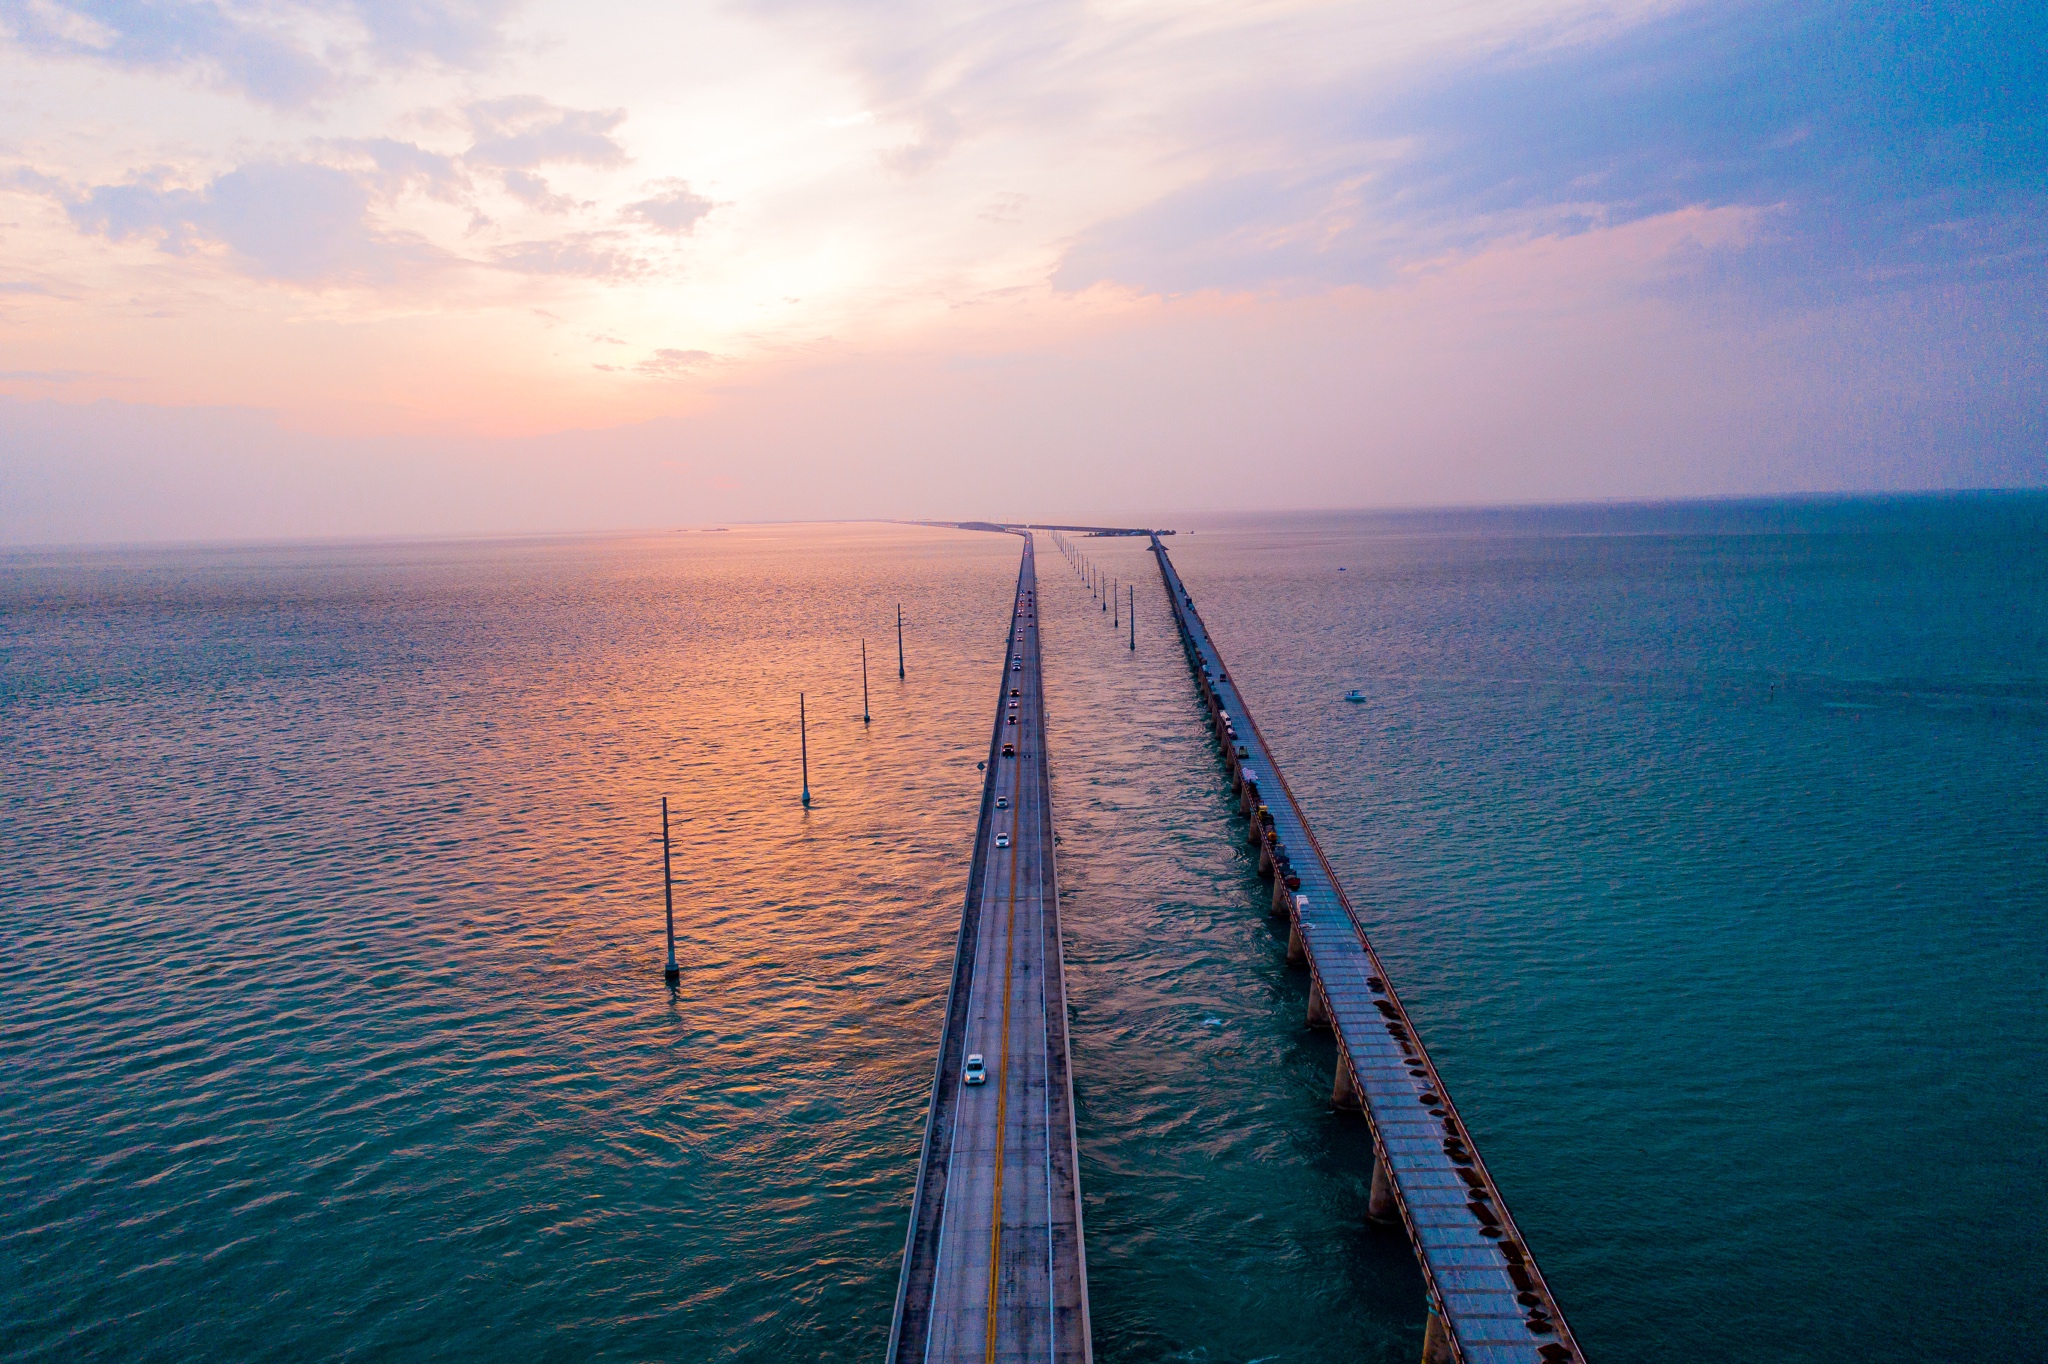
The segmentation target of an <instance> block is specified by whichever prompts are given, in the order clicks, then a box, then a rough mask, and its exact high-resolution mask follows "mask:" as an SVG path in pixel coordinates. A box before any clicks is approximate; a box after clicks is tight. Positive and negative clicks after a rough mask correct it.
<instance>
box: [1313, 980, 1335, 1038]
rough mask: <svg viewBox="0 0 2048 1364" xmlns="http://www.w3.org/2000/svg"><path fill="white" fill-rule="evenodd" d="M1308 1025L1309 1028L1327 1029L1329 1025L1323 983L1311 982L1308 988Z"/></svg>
mask: <svg viewBox="0 0 2048 1364" xmlns="http://www.w3.org/2000/svg"><path fill="white" fill-rule="evenodd" d="M1308 1025H1309V1026H1310V1027H1311V1028H1328V1027H1330V1026H1331V1024H1330V1001H1329V998H1328V997H1327V996H1325V995H1324V994H1323V983H1322V982H1321V981H1319V980H1318V981H1311V982H1310V983H1309V987H1308Z"/></svg>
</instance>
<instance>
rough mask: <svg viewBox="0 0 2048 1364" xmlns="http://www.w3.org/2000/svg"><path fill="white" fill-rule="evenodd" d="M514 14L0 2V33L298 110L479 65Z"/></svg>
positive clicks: (402, 4)
mask: <svg viewBox="0 0 2048 1364" xmlns="http://www.w3.org/2000/svg"><path fill="white" fill-rule="evenodd" d="M513 8H514V4H513V0H340V2H339V3H322V4H292V3H288V2H286V3H273V4H251V3H234V2H233V0H228V2H227V3H157V4H152V3H147V0H142V2H140V3H138V0H68V3H61V2H60V0H0V26H4V27H5V29H6V30H7V31H8V32H10V33H11V34H12V36H13V40H14V41H15V42H16V43H17V44H19V45H20V46H22V47H23V48H26V49H27V50H28V51H30V52H32V53H36V54H39V55H45V56H62V57H71V58H75V59H79V60H86V61H93V62H99V63H104V64H107V65H111V66H115V67H119V68H123V69H128V70H143V71H165V72H185V73H190V74H195V75H198V76H200V77H201V78H203V79H205V80H207V81H209V82H210V83H213V84H216V85H219V86H222V87H225V88H227V89H230V90H234V91H236V92H238V93H240V94H243V95H246V96H247V97H249V98H250V99H253V100H256V101H257V102H259V103H262V104H269V105H274V106H278V107H282V108H296V107H300V106H303V105H306V104H309V103H312V102H314V101H317V100H319V99H322V98H324V97H326V96H328V95H331V94H334V93H336V92H337V91H338V90H339V89H340V88H341V87H342V86H343V85H345V84H346V83H348V82H349V81H350V80H351V79H353V78H355V77H357V76H359V75H361V74H364V73H365V72H366V71H367V70H369V69H372V68H389V67H391V66H394V65H396V66H409V65H413V64H417V63H421V62H433V63H439V64H442V65H448V66H457V67H473V66H476V65H478V64H479V63H481V62H483V61H484V60H486V59H488V58H489V57H491V56H493V55H495V54H496V53H497V52H498V50H499V49H500V48H501V47H502V45H503V38H502V32H501V30H502V27H503V25H504V23H505V21H506V20H507V19H508V18H509V17H510V15H511V12H512V9H513ZM337 29H339V32H337V31H336V30H337Z"/></svg>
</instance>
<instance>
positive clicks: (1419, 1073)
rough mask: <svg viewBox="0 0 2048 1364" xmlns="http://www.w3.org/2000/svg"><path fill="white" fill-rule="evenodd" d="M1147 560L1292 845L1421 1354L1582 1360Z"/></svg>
mask: <svg viewBox="0 0 2048 1364" xmlns="http://www.w3.org/2000/svg"><path fill="white" fill-rule="evenodd" d="M1152 552H1153V557H1154V558H1156V559H1157V560H1158V561H1159V571H1160V574H1161V576H1162V577H1163V578H1164V579H1165V582H1166V590H1167V595H1168V596H1169V598H1170V599H1171V601H1172V604H1173V611H1174V615H1175V618H1176V619H1177V621H1178V623H1179V625H1180V630H1181V636H1182V640H1183V643H1184V644H1185V646H1186V648H1187V651H1188V657H1189V662H1190V664H1191V666H1192V667H1193V669H1194V672H1195V680H1196V684H1197V686H1198V687H1199V688H1200V689H1201V691H1202V693H1203V699H1204V700H1205V702H1206V703H1207V704H1208V706H1209V708H1210V715H1211V719H1212V721H1213V723H1214V725H1215V728H1216V730H1217V737H1218V739H1219V740H1222V741H1223V743H1224V749H1225V755H1226V761H1227V762H1228V763H1229V765H1230V767H1231V771H1232V776H1233V779H1234V781H1235V782H1236V784H1237V786H1238V789H1239V790H1240V792H1242V791H1244V789H1245V785H1244V783H1245V780H1246V778H1247V777H1249V778H1250V779H1251V780H1252V782H1253V787H1252V789H1253V791H1254V792H1255V794H1254V796H1253V801H1254V804H1253V806H1252V808H1251V810H1250V811H1248V813H1250V814H1251V815H1252V816H1253V817H1254V819H1255V820H1256V819H1257V816H1258V805H1259V804H1263V805H1264V806H1265V807H1266V808H1267V809H1268V810H1269V811H1270V812H1271V814H1272V820H1273V833H1274V837H1275V840H1276V842H1277V844H1278V846H1280V847H1282V848H1284V849H1287V850H1289V852H1290V853H1291V855H1292V858H1293V863H1292V865H1293V868H1294V871H1295V873H1296V874H1298V875H1299V877H1300V879H1301V885H1300V888H1299V891H1298V892H1297V893H1295V894H1294V895H1288V894H1287V893H1286V890H1285V887H1284V886H1283V887H1278V888H1276V892H1275V901H1276V904H1280V903H1285V905H1286V908H1287V911H1288V913H1289V917H1290V919H1291V921H1292V925H1293V933H1294V935H1295V936H1296V937H1297V938H1298V944H1299V948H1300V950H1301V951H1302V953H1304V954H1305V955H1306V958H1307V965H1308V968H1309V971H1310V972H1311V974H1312V984H1311V1000H1312V1003H1311V1006H1310V1010H1311V1018H1312V1020H1316V1021H1322V1022H1326V1023H1327V1024H1328V1026H1330V1028H1331V1029H1332V1031H1333V1032H1334V1033H1335V1034H1336V1037H1337V1049H1338V1059H1337V1069H1338V1074H1337V1079H1336V1084H1335V1092H1334V1094H1333V1099H1334V1100H1335V1101H1336V1102H1338V1103H1339V1104H1340V1105H1342V1106H1346V1107H1350V1106H1359V1107H1362V1108H1363V1110H1364V1112H1365V1114H1366V1116H1367V1118H1368V1119H1369V1120H1370V1122H1371V1125H1372V1132H1373V1144H1374V1148H1375V1151H1376V1153H1377V1155H1378V1158H1379V1162H1380V1166H1379V1170H1378V1171H1376V1172H1375V1178H1374V1202H1375V1203H1376V1204H1377V1203H1379V1202H1380V1200H1381V1197H1382V1189H1383V1188H1385V1189H1386V1191H1387V1192H1389V1193H1391V1195H1392V1198H1393V1201H1394V1203H1395V1204H1396V1205H1397V1206H1398V1209H1399V1215H1400V1218H1401V1220H1402V1222H1403V1223H1405V1224H1406V1227H1407V1230H1408V1234H1409V1237H1410V1239H1411V1240H1412V1241H1413V1243H1414V1245H1415V1251H1416V1257H1417V1259H1418V1260H1420V1262H1421V1266H1422V1274H1423V1279H1424V1281H1425V1284H1426V1286H1427V1289H1428V1294H1429V1298H1430V1304H1429V1306H1430V1311H1431V1313H1432V1316H1433V1317H1435V1318H1437V1319H1438V1322H1435V1323H1432V1326H1431V1329H1430V1333H1429V1337H1430V1338H1429V1339H1428V1340H1427V1341H1426V1342H1425V1350H1424V1357H1425V1359H1440V1358H1447V1357H1448V1358H1456V1359H1460V1360H1464V1361H1467V1364H1510V1361H1512V1362H1513V1364H1539V1362H1540V1361H1567V1360H1579V1361H1582V1360H1583V1358H1584V1356H1583V1355H1582V1354H1581V1353H1580V1351H1579V1347H1578V1344H1577V1342H1576V1341H1575V1340H1574V1339H1573V1337H1572V1333H1571V1328H1570V1327H1568V1326H1567V1325H1566V1324H1565V1320H1564V1315H1563V1313H1562V1312H1560V1311H1559V1310H1558V1306H1557V1304H1556V1302H1555V1301H1554V1300H1553V1299H1552V1297H1551V1295H1550V1290H1549V1288H1548V1287H1547V1286H1546V1285H1545V1284H1544V1282H1543V1276H1542V1274H1541V1273H1540V1272H1539V1271H1538V1270H1537V1268H1536V1262H1535V1260H1534V1258H1533V1257H1532V1256H1531V1255H1530V1254H1529V1251H1528V1248H1527V1246H1526V1245H1525V1244H1524V1243H1523V1241H1522V1237H1521V1233H1520V1232H1519V1231H1518V1230H1517V1229H1516V1227H1515V1223H1514V1220H1513V1219H1512V1218H1511V1217H1510V1216H1509V1215H1508V1211H1507V1205H1506V1203H1505V1202H1504V1200H1503V1199H1502V1198H1501V1196H1500V1191H1499V1190H1498V1189H1497V1188H1495V1187H1494V1183H1493V1179H1492V1177H1491V1176H1490V1175H1488V1174H1487V1172H1486V1167H1485V1165H1484V1163H1483V1162H1481V1160H1480V1159H1479V1152H1478V1150H1477V1149H1476V1148H1475V1147H1474V1145H1473V1142H1472V1138H1471V1136H1470V1134H1469V1133H1468V1132H1467V1131H1466V1130H1465V1126H1464V1124H1463V1123H1462V1122H1460V1121H1459V1119H1458V1114H1457V1109H1456V1108H1455V1107H1454V1106H1453V1105H1452V1103H1451V1100H1450V1095H1449V1094H1448V1093H1447V1092H1446V1091H1445V1089H1444V1087H1443V1084H1442V1083H1441V1082H1440V1081H1439V1080H1438V1078H1437V1074H1436V1068H1435V1067H1434V1066H1433V1065H1432V1064H1431V1063H1430V1060H1429V1056H1428V1054H1427V1053H1426V1052H1425V1051H1424V1050H1423V1047H1422V1040H1421V1038H1420V1037H1418V1036H1417V1035H1416V1033H1415V1029H1414V1027H1413V1026H1412V1024H1410V1023H1409V1022H1408V1018H1407V1014H1406V1013H1405V1011H1403V1010H1402V1008H1401V1003H1400V1000H1399V999H1398V998H1397V997H1396V995H1395V993H1394V987H1393V983H1392V981H1391V980H1389V979H1388V976H1387V973H1386V971H1385V969H1384V968H1383V967H1382V966H1381V965H1380V962H1379V957H1378V955H1377V954H1376V953H1375V952H1374V951H1373V949H1372V946H1371V944H1370V943H1369V942H1368V941H1367V939H1366V935H1365V930H1364V927H1363V926H1362V925H1361V924H1360V923H1359V922H1358V920H1357V916H1356V914H1355V913H1354V911H1353V909H1352V907H1351V902H1350V900H1349V899H1348V898H1347V897H1346V896H1345V894H1344V890H1343V888H1342V886H1340V885H1339V884H1338V882H1337V877H1336V873H1335V872H1334V871H1333V870H1332V869H1331V867H1330V864H1329V861H1328V859H1326V858H1325V857H1324V856H1323V853H1322V849H1321V847H1320V846H1319V845H1318V844H1317V843H1316V840H1315V836H1314V834H1313V833H1312V832H1311V831H1310V830H1309V827H1308V821H1307V819H1306V817H1305V816H1304V815H1303V814H1302V811H1301V808H1300V807H1299V805H1297V804H1296V802H1295V800H1294V795H1293V793H1292V792H1291V791H1289V790H1288V789H1287V785H1286V781H1285V779H1284V778H1283V777H1282V776H1281V773H1280V769H1279V766H1278V764H1276V763H1275V762H1274V760H1273V755H1272V752H1271V750H1270V749H1269V748H1268V747H1267V744H1266V741H1265V737H1264V736H1263V735H1262V734H1260V733H1259V729H1258V726H1257V724H1256V723H1255V722H1254V721H1253V720H1252V716H1251V711H1250V710H1249V709H1248V708H1247V707H1246V706H1245V703H1244V698H1243V697H1242V696H1241V695H1240V694H1239V693H1238V690H1237V687H1236V685H1235V684H1234V683H1233V682H1232V681H1231V680H1230V672H1229V670H1228V669H1227V668H1226V667H1225V666H1224V664H1223V657H1222V655H1221V654H1220V653H1219V652H1218V651H1217V649H1216V645H1215V641H1214V640H1212V639H1211V638H1210V636H1209V632H1208V629H1207V627H1206V626H1204V625H1203V623H1202V618H1201V616H1200V615H1199V614H1198V613H1197V612H1196V610H1195V604H1194V599H1193V598H1192V597H1191V596H1189V594H1188V591H1187V589H1186V587H1185V586H1184V585H1183V584H1182V582H1181V579H1180V574H1179V573H1178V572H1177V571H1176V570H1175V568H1174V566H1173V563H1172V561H1171V559H1170V558H1169V557H1168V555H1167V551H1166V547H1165V546H1164V545H1163V544H1161V543H1160V540H1159V537H1158V536H1156V535H1155V536H1153V537H1152ZM1226 715H1227V716H1229V717H1230V719H1231V721H1232V723H1233V724H1234V726H1235V729H1236V736H1235V738H1234V739H1232V738H1229V737H1228V736H1227V735H1226V734H1225V733H1224V725H1223V719H1222V717H1223V716H1226ZM1240 745H1241V746H1242V747H1243V749H1244V755H1243V756H1242V757H1240V756H1239V755H1238V753H1237V751H1236V749H1237V748H1238V746H1240ZM1289 955H1290V957H1292V956H1294V955H1295V953H1294V951H1293V949H1292V947H1291V948H1290V954H1289ZM1383 1181H1384V1184H1383ZM1389 1186H1390V1187H1389ZM1438 1323H1440V1325H1439V1324H1438ZM1445 1327H1447V1328H1448V1330H1444V1329H1442V1328H1445Z"/></svg>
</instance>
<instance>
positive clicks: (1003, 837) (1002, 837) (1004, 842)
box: [996, 834, 1010, 848]
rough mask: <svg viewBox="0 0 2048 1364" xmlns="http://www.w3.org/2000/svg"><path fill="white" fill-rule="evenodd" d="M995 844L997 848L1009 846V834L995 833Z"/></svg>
mask: <svg viewBox="0 0 2048 1364" xmlns="http://www.w3.org/2000/svg"><path fill="white" fill-rule="evenodd" d="M996 846H997V847H998V848H1007V847H1009V846H1010V836H1009V835H1008V834H997V835H996Z"/></svg>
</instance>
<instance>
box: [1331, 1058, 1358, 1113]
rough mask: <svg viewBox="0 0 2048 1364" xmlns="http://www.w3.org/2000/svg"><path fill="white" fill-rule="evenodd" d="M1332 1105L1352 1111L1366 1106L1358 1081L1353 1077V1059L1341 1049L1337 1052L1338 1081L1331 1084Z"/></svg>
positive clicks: (1356, 1111) (1355, 1111) (1354, 1111)
mask: <svg viewBox="0 0 2048 1364" xmlns="http://www.w3.org/2000/svg"><path fill="white" fill-rule="evenodd" d="M1330 1106H1331V1107H1333V1108H1340V1109H1343V1110H1345V1111H1346V1112H1350V1113H1358V1112H1362V1111H1364V1108H1365V1101H1364V1100H1363V1099H1361V1098H1360V1097H1359V1094H1358V1082H1357V1081H1356V1080H1354V1079H1353V1078H1352V1077H1351V1060H1350V1058H1349V1057H1347V1056H1345V1055H1344V1053H1343V1052H1341V1051H1340V1052H1338V1053H1337V1079H1336V1083H1334V1084H1332V1085H1331V1086H1330Z"/></svg>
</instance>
